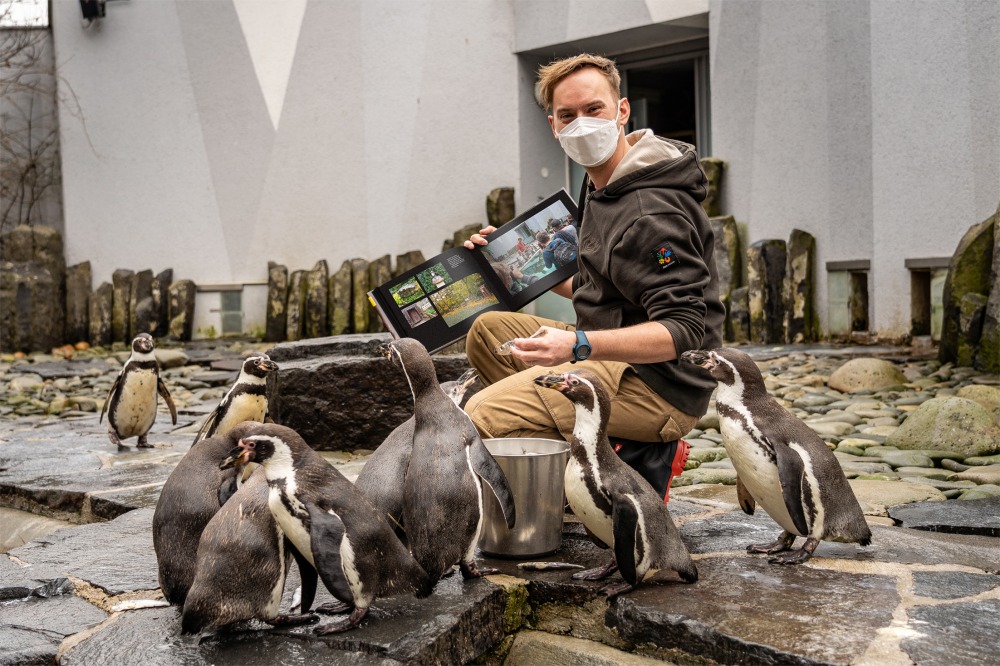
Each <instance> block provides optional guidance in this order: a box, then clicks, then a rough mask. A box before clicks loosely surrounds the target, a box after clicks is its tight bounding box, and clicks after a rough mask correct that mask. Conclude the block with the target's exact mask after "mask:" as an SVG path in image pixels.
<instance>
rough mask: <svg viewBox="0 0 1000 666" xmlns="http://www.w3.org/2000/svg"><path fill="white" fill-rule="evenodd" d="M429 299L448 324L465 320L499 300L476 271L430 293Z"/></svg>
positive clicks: (451, 324) (452, 324)
mask: <svg viewBox="0 0 1000 666" xmlns="http://www.w3.org/2000/svg"><path fill="white" fill-rule="evenodd" d="M431 300H432V301H433V302H434V306H435V307H436V308H437V311H438V312H439V313H441V317H442V318H443V319H444V323H446V324H448V326H454V325H455V324H458V323H459V322H462V321H465V320H466V319H468V318H469V317H471V316H472V315H474V314H476V313H477V312H480V311H481V310H484V309H486V308H488V307H490V306H491V305H496V304H498V303H499V302H500V301H499V300H498V299H497V297H496V295H494V294H493V292H492V291H491V290H490V288H489V286H487V284H486V282H485V281H484V280H483V276H482V275H480V274H478V273H474V274H472V275H470V276H468V277H465V278H462V279H461V280H459V281H458V282H456V283H454V284H452V285H449V286H447V287H445V288H444V289H442V290H441V291H438V292H436V293H434V294H431Z"/></svg>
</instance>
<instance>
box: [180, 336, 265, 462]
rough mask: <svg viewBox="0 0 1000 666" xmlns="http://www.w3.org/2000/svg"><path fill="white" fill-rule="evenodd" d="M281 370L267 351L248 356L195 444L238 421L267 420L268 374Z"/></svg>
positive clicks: (217, 433)
mask: <svg viewBox="0 0 1000 666" xmlns="http://www.w3.org/2000/svg"><path fill="white" fill-rule="evenodd" d="M277 369H278V364H277V363H275V362H274V361H272V360H271V359H270V358H268V356H267V354H254V355H253V356H248V357H247V358H246V360H244V361H243V367H242V368H241V369H240V375H239V377H237V378H236V383H235V384H233V386H232V388H230V389H229V392H228V393H226V397H224V398H223V399H222V402H220V403H219V406H218V407H216V408H215V409H214V410H212V413H211V414H209V415H208V418H207V419H205V422H204V423H202V424H201V428H199V430H198V434H196V435H195V436H194V442H192V446H193V445H194V444H197V443H198V442H199V441H200V440H202V439H205V438H206V437H211V436H212V435H222V434H225V433H226V432H228V431H229V430H230V429H231V428H232V427H233V426H235V425H236V424H237V423H243V422H244V421H256V422H258V423H263V422H264V419H265V418H266V417H267V375H268V374H269V373H271V372H274V371H275V370H277Z"/></svg>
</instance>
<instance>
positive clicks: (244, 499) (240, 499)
mask: <svg viewBox="0 0 1000 666" xmlns="http://www.w3.org/2000/svg"><path fill="white" fill-rule="evenodd" d="M227 453H228V452H227ZM217 467H218V466H217V465H216V468H217ZM268 493H269V489H268V485H267V478H266V477H265V475H264V471H263V470H262V469H260V468H259V467H258V468H257V469H255V470H254V471H253V472H252V474H251V475H250V477H249V478H248V479H247V481H245V482H244V483H243V484H242V485H241V486H240V488H239V489H238V490H237V491H236V493H235V494H234V495H233V496H232V497H231V498H230V499H229V501H227V502H226V503H225V504H223V505H222V508H221V509H219V511H218V512H216V514H215V515H214V516H212V519H211V520H210V521H208V524H207V525H206V526H205V529H204V530H203V531H202V533H201V538H200V539H199V541H198V555H197V562H196V566H195V570H196V571H195V575H194V580H193V581H192V583H191V589H190V590H189V591H188V593H187V598H186V599H185V600H184V610H183V613H182V615H181V631H182V633H186V634H191V633H199V632H202V631H207V630H212V629H216V628H218V627H221V626H224V625H228V624H232V623H233V622H241V621H244V620H261V621H263V622H267V623H268V624H271V625H274V626H292V625H298V624H306V623H309V622H315V621H316V620H317V619H318V617H317V616H316V615H314V614H311V613H307V612H303V613H302V614H301V615H282V614H279V613H278V610H279V607H280V605H281V596H282V594H283V593H284V590H285V578H286V576H287V575H288V566H289V564H290V562H291V558H292V552H291V549H290V548H287V547H286V544H285V534H284V532H282V531H281V528H280V527H278V524H277V523H276V522H275V520H274V517H273V516H272V515H271V510H270V508H268ZM310 603H311V602H310ZM308 606H309V604H308V603H307V604H306V605H305V608H306V609H308Z"/></svg>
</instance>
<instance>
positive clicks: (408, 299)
mask: <svg viewBox="0 0 1000 666" xmlns="http://www.w3.org/2000/svg"><path fill="white" fill-rule="evenodd" d="M389 293H390V294H392V300H394V301H396V305H398V306H399V307H403V306H404V305H409V304H410V303H412V302H413V301H415V300H417V299H418V298H421V297H422V296H423V295H424V290H423V289H421V288H420V285H419V284H417V280H416V278H410V279H409V280H407V281H406V282H404V283H402V284H397V285H396V286H395V287H389Z"/></svg>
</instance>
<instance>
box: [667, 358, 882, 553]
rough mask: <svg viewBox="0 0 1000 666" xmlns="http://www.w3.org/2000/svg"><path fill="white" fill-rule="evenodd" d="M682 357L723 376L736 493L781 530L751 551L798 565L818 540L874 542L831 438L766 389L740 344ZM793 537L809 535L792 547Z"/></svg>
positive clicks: (720, 398)
mask: <svg viewBox="0 0 1000 666" xmlns="http://www.w3.org/2000/svg"><path fill="white" fill-rule="evenodd" d="M681 359H682V360H683V361H687V362H688V363H693V364H695V365H697V366H699V367H702V368H704V369H706V370H708V371H709V372H710V373H711V374H712V376H713V377H715V379H716V380H717V381H718V383H719V386H718V389H717V390H716V396H715V403H716V408H717V410H718V412H719V424H720V430H721V431H722V440H723V445H724V446H725V447H726V452H727V453H728V454H729V459H730V460H731V461H732V463H733V467H735V468H736V474H737V485H736V490H737V495H738V497H739V502H740V507H742V509H743V511H744V512H746V513H748V514H750V515H753V512H754V509H755V508H756V504H757V503H759V504H760V505H761V506H762V507H763V508H764V510H765V511H766V512H767V514H768V515H769V516H770V517H771V518H772V519H773V520H774V521H775V522H776V523H778V524H779V525H781V527H782V528H783V529H784V532H782V533H781V536H779V537H778V539H777V540H776V541H775V542H774V543H769V544H754V545H751V546H749V547H748V548H747V552H749V553H767V554H769V555H774V557H772V558H770V559H769V561H770V562H773V563H776V564H800V563H802V562H805V561H806V560H808V559H809V557H810V556H812V553H813V551H814V550H816V547H817V546H818V545H819V542H820V541H841V542H846V543H859V544H861V545H862V546H867V545H868V544H870V543H871V538H872V533H871V530H870V529H869V527H868V523H867V522H866V521H865V516H864V513H863V512H862V511H861V506H860V505H859V504H858V500H857V498H856V497H855V496H854V492H853V491H852V490H851V486H850V484H849V483H848V482H847V478H846V477H845V476H844V472H843V470H842V469H841V467H840V463H838V462H837V459H836V457H835V456H834V455H833V452H832V451H830V449H829V448H828V447H827V445H826V443H825V442H824V441H823V440H822V439H821V438H820V436H819V435H817V434H816V433H815V432H814V431H813V430H812V429H811V428H810V427H809V426H807V425H806V424H805V423H803V422H802V421H801V420H799V419H798V418H797V417H796V416H795V415H794V414H791V413H790V412H788V411H787V410H785V409H784V408H783V407H782V406H781V405H779V404H778V403H777V402H776V401H775V400H774V399H773V398H771V396H769V395H768V393H767V389H766V388H765V386H764V378H763V377H762V376H761V374H760V370H759V369H758V368H757V365H756V364H755V363H754V362H753V359H751V358H750V357H749V356H747V355H746V354H745V353H743V352H742V351H739V350H738V349H733V348H730V347H721V348H719V349H715V350H712V351H688V352H684V353H683V354H681ZM796 536H803V537H806V541H805V543H804V544H803V545H802V547H801V548H800V549H798V550H794V551H791V552H788V553H784V554H778V553H783V552H784V551H790V550H791V548H792V543H793V542H794V541H795V537H796Z"/></svg>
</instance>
